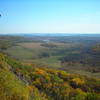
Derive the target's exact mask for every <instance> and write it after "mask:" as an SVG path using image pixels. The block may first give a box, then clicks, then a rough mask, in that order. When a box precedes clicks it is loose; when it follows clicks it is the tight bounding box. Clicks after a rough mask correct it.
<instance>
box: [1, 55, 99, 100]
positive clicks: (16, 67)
mask: <svg viewBox="0 0 100 100" xmlns="http://www.w3.org/2000/svg"><path fill="white" fill-rule="evenodd" d="M0 100H100V80H99V79H96V78H89V77H86V76H81V75H78V74H71V73H67V72H65V71H61V70H55V69H49V68H40V67H39V66H36V65H35V64H34V65H31V64H27V65H25V64H24V63H20V62H18V61H16V60H14V59H12V58H10V57H8V56H6V55H5V54H2V53H0Z"/></svg>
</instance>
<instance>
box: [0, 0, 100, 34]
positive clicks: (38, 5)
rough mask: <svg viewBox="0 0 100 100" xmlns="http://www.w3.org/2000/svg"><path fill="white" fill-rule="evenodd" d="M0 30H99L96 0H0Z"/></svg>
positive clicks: (98, 2)
mask: <svg viewBox="0 0 100 100" xmlns="http://www.w3.org/2000/svg"><path fill="white" fill-rule="evenodd" d="M0 14H1V15H2V16H1V17H0V33H100V0H0Z"/></svg>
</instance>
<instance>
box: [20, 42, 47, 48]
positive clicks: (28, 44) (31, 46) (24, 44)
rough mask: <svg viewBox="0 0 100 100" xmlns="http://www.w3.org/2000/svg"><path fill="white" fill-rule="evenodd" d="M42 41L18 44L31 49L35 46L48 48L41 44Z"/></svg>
mask: <svg viewBox="0 0 100 100" xmlns="http://www.w3.org/2000/svg"><path fill="white" fill-rule="evenodd" d="M40 44H41V43H33V42H32V43H19V44H18V45H20V46H22V47H24V48H30V49H34V48H46V47H43V46H41V45H40Z"/></svg>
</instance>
